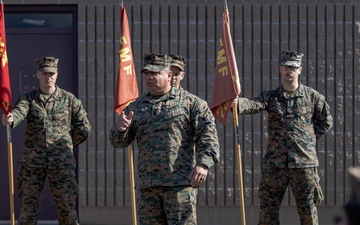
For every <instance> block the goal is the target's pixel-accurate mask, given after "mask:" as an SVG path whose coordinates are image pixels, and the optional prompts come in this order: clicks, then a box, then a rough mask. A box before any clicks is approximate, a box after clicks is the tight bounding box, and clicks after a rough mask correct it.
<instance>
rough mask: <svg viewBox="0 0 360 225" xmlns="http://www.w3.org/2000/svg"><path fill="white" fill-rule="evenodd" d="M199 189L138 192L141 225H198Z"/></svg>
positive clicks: (168, 188)
mask: <svg viewBox="0 0 360 225" xmlns="http://www.w3.org/2000/svg"><path fill="white" fill-rule="evenodd" d="M196 195H197V189H195V188H193V187H189V186H175V187H150V188H145V189H140V190H138V191H137V205H138V217H139V223H140V225H154V224H156V225H180V224H183V225H196Z"/></svg>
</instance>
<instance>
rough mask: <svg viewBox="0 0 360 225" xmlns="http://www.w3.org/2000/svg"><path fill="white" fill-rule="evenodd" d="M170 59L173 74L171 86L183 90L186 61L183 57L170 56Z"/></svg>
mask: <svg viewBox="0 0 360 225" xmlns="http://www.w3.org/2000/svg"><path fill="white" fill-rule="evenodd" d="M170 57H171V64H170V70H171V72H172V78H171V86H173V87H176V88H177V89H182V87H181V85H180V83H181V81H182V80H183V79H184V77H185V65H186V60H185V59H184V58H183V57H182V56H181V55H170Z"/></svg>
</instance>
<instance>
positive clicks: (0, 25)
mask: <svg viewBox="0 0 360 225" xmlns="http://www.w3.org/2000/svg"><path fill="white" fill-rule="evenodd" d="M0 59H1V63H0V64H1V65H0V108H1V109H2V111H3V112H4V114H6V115H7V114H8V113H9V112H10V111H11V108H12V104H11V101H12V99H11V88H10V76H9V65H8V57H7V51H6V37H5V14H4V4H3V2H1V3H0Z"/></svg>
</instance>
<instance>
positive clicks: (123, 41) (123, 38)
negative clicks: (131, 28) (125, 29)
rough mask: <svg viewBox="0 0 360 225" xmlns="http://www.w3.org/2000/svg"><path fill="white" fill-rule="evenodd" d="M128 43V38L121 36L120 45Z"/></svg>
mask: <svg viewBox="0 0 360 225" xmlns="http://www.w3.org/2000/svg"><path fill="white" fill-rule="evenodd" d="M127 43H128V42H127V40H126V37H125V36H121V37H120V44H121V45H126V44H127Z"/></svg>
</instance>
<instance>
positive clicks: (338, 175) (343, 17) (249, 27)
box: [11, 0, 360, 225]
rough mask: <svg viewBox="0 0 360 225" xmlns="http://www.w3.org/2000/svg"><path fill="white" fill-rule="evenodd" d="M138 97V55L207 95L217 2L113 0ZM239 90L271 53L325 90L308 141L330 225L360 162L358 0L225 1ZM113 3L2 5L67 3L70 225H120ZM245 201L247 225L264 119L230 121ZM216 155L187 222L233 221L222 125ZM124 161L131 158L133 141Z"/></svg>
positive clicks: (259, 73)
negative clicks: (127, 37) (176, 72)
mask: <svg viewBox="0 0 360 225" xmlns="http://www.w3.org/2000/svg"><path fill="white" fill-rule="evenodd" d="M123 2H124V5H125V7H126V9H127V13H128V16H129V22H130V30H131V38H132V47H133V53H134V58H135V64H136V71H137V80H138V84H139V87H140V92H141V93H142V92H143V91H145V90H144V88H143V86H142V77H141V74H140V70H141V66H142V56H143V55H144V54H145V53H148V52H158V53H179V54H181V55H183V56H184V57H185V58H186V59H187V61H188V64H187V67H186V77H185V80H184V81H183V87H184V88H185V89H187V90H188V91H190V92H192V93H194V94H197V95H198V96H200V97H202V98H204V99H205V100H207V101H208V102H209V103H210V101H211V96H212V89H213V74H214V68H215V64H214V62H215V60H216V54H217V49H218V45H219V43H218V41H219V36H220V32H221V29H222V14H223V2H224V1H221V0H196V1H195V0H182V1H177V0H124V1H123ZM227 2H228V6H229V11H230V21H231V29H232V33H233V43H234V48H235V54H236V58H237V65H238V69H239V73H240V81H241V85H242V93H241V95H242V96H246V97H251V96H256V95H258V94H259V93H260V91H262V90H266V89H270V88H276V87H277V86H278V85H279V84H280V76H279V71H278V64H279V57H280V53H281V51H282V50H287V49H291V50H297V51H299V52H302V53H304V54H305V56H304V63H303V64H304V65H303V67H304V69H303V73H302V74H301V76H300V80H301V82H302V83H303V84H305V85H308V86H311V87H313V88H315V89H317V90H318V91H319V92H321V93H323V94H324V95H325V96H326V99H327V101H328V103H329V104H330V107H331V112H332V114H333V116H334V119H335V123H334V127H333V129H332V130H331V131H330V132H329V133H328V134H327V135H326V137H324V138H322V139H320V140H319V142H318V155H319V160H320V168H319V172H320V176H321V185H322V187H323V190H324V193H325V201H324V202H323V203H322V204H321V205H320V207H319V211H320V224H332V217H333V214H334V213H335V212H336V210H337V209H338V208H339V207H341V206H342V205H343V204H344V203H345V202H346V200H347V198H348V196H349V192H350V186H349V182H348V176H347V173H346V169H347V168H349V167H350V166H359V164H360V153H359V146H360V143H359V141H360V126H359V115H360V102H359V101H360V78H359V75H358V74H359V71H360V63H359V62H360V57H359V55H360V49H359V48H360V38H359V33H360V25H359V24H360V2H359V1H358V0H337V1H332V0H303V1H299V0H271V1H262V0H251V1H250V0H228V1H227ZM119 3H121V1H114V0H111V1H110V0H86V1H85V0H27V1H26V2H25V1H23V0H14V1H13V2H11V4H76V5H78V28H79V29H78V31H79V32H78V37H79V42H78V51H79V59H78V68H79V74H78V79H79V82H78V83H79V88H78V90H79V93H78V95H79V97H80V98H81V99H82V101H83V102H84V104H85V106H86V108H87V110H88V112H89V116H90V120H91V123H92V125H93V133H92V136H91V138H90V139H89V140H88V141H87V142H86V143H84V144H82V145H81V146H80V148H79V168H78V169H79V184H80V197H79V213H80V219H81V223H82V224H89V225H95V224H116V225H119V224H131V211H130V205H131V201H130V190H129V170H128V158H127V150H126V149H113V148H112V147H111V145H110V142H109V136H108V134H109V131H110V129H111V127H112V126H113V124H114V123H115V118H116V117H115V113H114V111H113V95H114V89H115V79H116V75H117V64H118V48H119V37H120V30H119V26H120V24H119V23H120V21H119V18H120V15H119V14H120V10H119ZM239 119H240V130H239V131H240V132H239V136H240V138H239V143H240V145H241V149H242V165H243V177H244V193H245V205H246V213H247V221H248V224H255V223H256V222H254V221H257V208H258V204H259V203H258V199H257V189H258V183H259V180H260V175H261V158H262V156H263V155H264V153H265V151H266V138H267V135H268V134H267V114H266V113H261V114H257V115H253V116H241V117H240V118H239ZM217 128H218V133H219V138H220V144H221V162H220V163H219V164H218V165H217V166H215V167H214V168H212V169H211V170H210V174H209V178H208V180H207V182H206V184H205V185H204V186H202V187H200V188H199V224H200V225H205V224H206V225H211V224H222V225H230V224H239V223H240V222H239V221H240V211H239V192H238V189H239V187H238V180H237V176H238V170H237V168H236V161H235V154H234V151H235V144H234V140H235V137H234V128H233V125H232V116H231V115H229V117H228V123H227V125H226V126H223V125H222V124H220V123H218V126H217ZM134 149H135V157H136V152H137V149H136V146H134ZM294 206H295V202H294V200H293V198H292V196H291V194H290V193H287V194H286V196H285V199H284V202H283V209H282V212H283V213H282V214H281V215H282V216H281V217H282V224H298V222H297V220H298V219H297V215H296V210H295V207H294Z"/></svg>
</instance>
